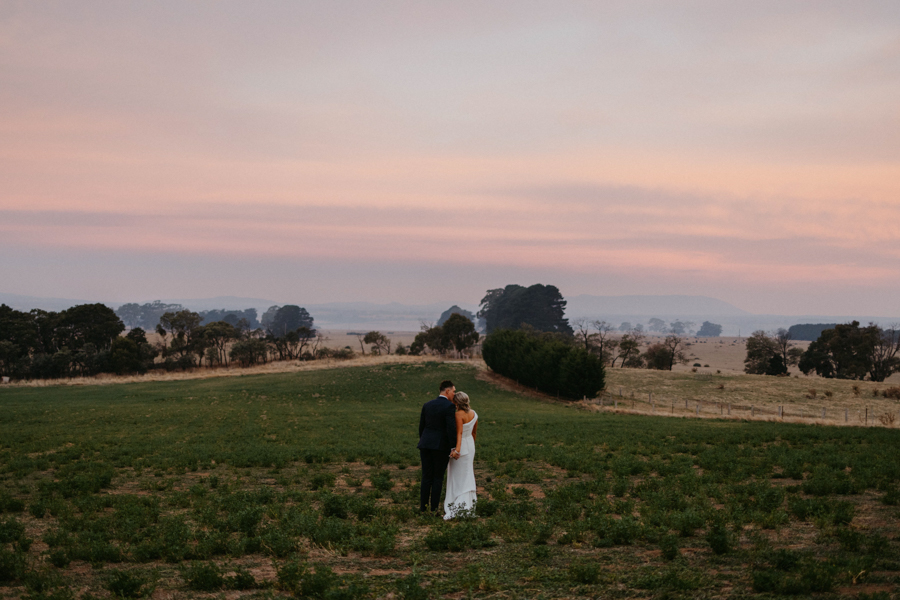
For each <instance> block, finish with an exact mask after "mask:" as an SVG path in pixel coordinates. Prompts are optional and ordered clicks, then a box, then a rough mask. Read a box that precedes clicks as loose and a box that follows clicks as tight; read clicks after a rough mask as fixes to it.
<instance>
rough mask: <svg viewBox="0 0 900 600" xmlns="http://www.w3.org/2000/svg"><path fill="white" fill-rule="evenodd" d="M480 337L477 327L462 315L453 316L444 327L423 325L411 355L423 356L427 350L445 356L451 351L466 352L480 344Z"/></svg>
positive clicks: (412, 346) (410, 350)
mask: <svg viewBox="0 0 900 600" xmlns="http://www.w3.org/2000/svg"><path fill="white" fill-rule="evenodd" d="M479 339H480V336H479V335H478V333H477V332H476V331H475V325H474V324H473V323H472V321H471V320H470V319H468V318H467V317H465V316H464V315H461V314H456V313H454V314H451V315H450V317H449V318H448V319H447V320H446V321H445V322H444V324H443V325H436V326H433V327H432V326H429V325H423V326H422V331H420V332H419V333H418V334H416V338H415V340H413V343H412V344H411V345H410V347H409V352H410V354H421V353H422V352H423V351H424V350H425V349H426V348H427V349H429V350H430V351H431V352H433V353H435V354H444V353H446V352H448V351H449V350H451V349H454V350H456V351H457V352H459V353H462V352H465V351H466V350H468V349H469V348H471V347H472V346H474V345H475V344H477V343H478V340H479Z"/></svg>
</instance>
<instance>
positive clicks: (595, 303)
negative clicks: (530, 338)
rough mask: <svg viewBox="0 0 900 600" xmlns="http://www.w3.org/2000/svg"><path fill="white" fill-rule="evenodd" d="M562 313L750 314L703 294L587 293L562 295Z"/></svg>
mask: <svg viewBox="0 0 900 600" xmlns="http://www.w3.org/2000/svg"><path fill="white" fill-rule="evenodd" d="M566 300H567V301H568V304H567V306H566V316H567V317H569V319H570V320H571V319H577V318H579V317H588V318H603V317H605V316H623V315H625V316H630V317H638V316H646V317H663V316H678V317H685V318H686V317H704V318H711V317H723V316H728V317H738V316H747V315H750V314H751V313H749V312H747V311H745V310H741V309H740V308H738V307H736V306H733V305H731V304H728V303H727V302H723V301H722V300H717V299H715V298H709V297H707V296H590V295H587V294H583V295H581V296H573V297H571V298H566Z"/></svg>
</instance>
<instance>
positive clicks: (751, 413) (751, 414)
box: [750, 406, 753, 417]
mask: <svg viewBox="0 0 900 600" xmlns="http://www.w3.org/2000/svg"><path fill="white" fill-rule="evenodd" d="M750 416H751V417H752V416H753V407H752V406H751V407H750Z"/></svg>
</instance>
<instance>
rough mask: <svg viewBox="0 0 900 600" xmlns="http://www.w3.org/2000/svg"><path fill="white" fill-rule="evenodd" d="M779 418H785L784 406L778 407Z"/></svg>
mask: <svg viewBox="0 0 900 600" xmlns="http://www.w3.org/2000/svg"><path fill="white" fill-rule="evenodd" d="M778 418H779V419H783V418H784V407H783V406H779V407H778Z"/></svg>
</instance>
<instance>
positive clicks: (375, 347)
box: [363, 331, 391, 354]
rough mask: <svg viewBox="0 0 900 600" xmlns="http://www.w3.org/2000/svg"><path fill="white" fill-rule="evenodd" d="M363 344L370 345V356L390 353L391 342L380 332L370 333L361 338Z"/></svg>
mask: <svg viewBox="0 0 900 600" xmlns="http://www.w3.org/2000/svg"><path fill="white" fill-rule="evenodd" d="M363 342H364V343H366V344H371V345H372V348H371V351H372V354H390V353H391V340H390V338H388V337H387V336H386V335H384V334H383V333H381V332H380V331H370V332H369V333H367V334H366V335H365V337H363Z"/></svg>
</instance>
